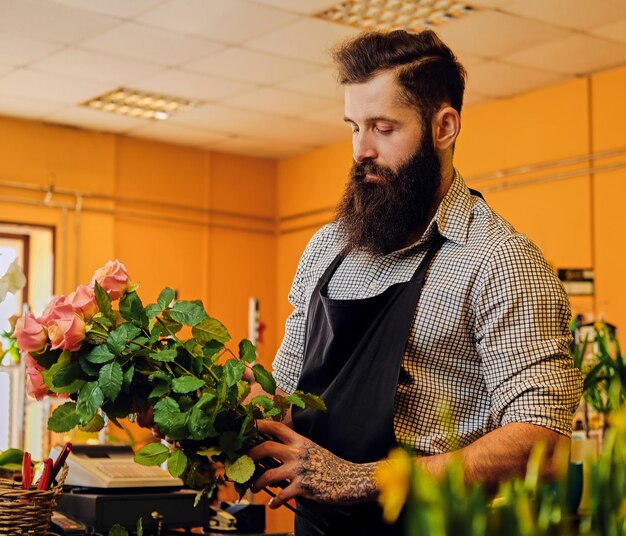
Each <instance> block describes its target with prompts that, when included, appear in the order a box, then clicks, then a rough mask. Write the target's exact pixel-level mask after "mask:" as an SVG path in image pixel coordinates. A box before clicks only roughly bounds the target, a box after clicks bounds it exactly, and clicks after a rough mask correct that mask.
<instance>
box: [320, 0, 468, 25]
mask: <svg viewBox="0 0 626 536" xmlns="http://www.w3.org/2000/svg"><path fill="white" fill-rule="evenodd" d="M472 11H473V9H472V7H471V6H469V5H468V4H465V3H464V2H459V1H457V0H350V1H347V2H340V3H338V4H336V5H335V6H333V7H331V8H329V9H325V10H324V11H321V12H320V13H318V14H317V15H316V16H317V17H319V18H320V19H324V20H329V21H332V22H337V23H339V24H346V25H348V26H353V27H355V28H360V29H363V30H374V29H376V30H383V31H385V30H399V29H402V30H412V31H421V30H425V29H427V28H431V27H434V26H440V25H441V24H444V23H445V22H447V21H450V20H453V19H457V18H459V17H462V16H464V15H467V14H468V13H471V12H472Z"/></svg>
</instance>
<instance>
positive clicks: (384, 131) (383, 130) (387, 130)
mask: <svg viewBox="0 0 626 536" xmlns="http://www.w3.org/2000/svg"><path fill="white" fill-rule="evenodd" d="M374 130H376V132H378V133H379V134H391V133H392V132H393V129H391V128H381V127H374Z"/></svg>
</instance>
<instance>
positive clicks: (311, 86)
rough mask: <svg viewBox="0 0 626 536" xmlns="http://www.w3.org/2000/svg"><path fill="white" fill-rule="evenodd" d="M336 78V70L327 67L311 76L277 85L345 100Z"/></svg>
mask: <svg viewBox="0 0 626 536" xmlns="http://www.w3.org/2000/svg"><path fill="white" fill-rule="evenodd" d="M336 76H337V73H336V71H335V69H332V68H328V67H325V68H323V69H317V70H316V71H315V72H313V73H311V74H308V75H305V76H300V77H298V78H293V79H292V80H288V81H286V82H283V83H282V84H277V85H276V87H278V88H281V89H287V90H293V91H301V92H302V93H310V94H312V95H321V96H323V97H329V98H331V99H341V100H343V88H342V87H341V85H340V84H339V82H337V78H336Z"/></svg>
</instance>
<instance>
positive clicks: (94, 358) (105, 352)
mask: <svg viewBox="0 0 626 536" xmlns="http://www.w3.org/2000/svg"><path fill="white" fill-rule="evenodd" d="M114 357H115V356H114V355H113V354H112V353H111V350H109V347H108V346H107V345H106V344H100V345H98V346H96V347H95V348H94V349H93V350H92V351H91V352H89V353H88V354H87V355H86V356H85V359H86V360H87V361H89V362H90V363H97V364H99V363H108V362H109V361H113V358H114Z"/></svg>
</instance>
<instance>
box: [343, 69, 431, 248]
mask: <svg viewBox="0 0 626 536" xmlns="http://www.w3.org/2000/svg"><path fill="white" fill-rule="evenodd" d="M346 122H347V123H349V124H350V125H351V127H352V130H353V134H352V135H353V148H354V161H355V162H354V164H353V166H352V170H351V173H350V182H349V183H348V186H347V188H346V192H345V194H344V197H343V199H342V201H341V203H340V204H339V207H338V217H339V220H340V222H341V224H342V227H343V230H344V232H345V240H346V242H347V247H348V249H357V248H361V249H366V250H369V251H372V252H375V253H382V254H387V253H390V252H392V251H395V250H397V249H400V248H402V247H404V246H406V245H408V244H407V242H408V240H409V239H410V238H411V236H412V235H413V234H414V233H415V232H416V231H418V230H420V229H422V228H423V227H424V226H425V225H426V223H427V221H428V218H429V217H430V216H431V209H432V207H433V206H434V201H435V197H436V193H437V190H438V188H439V185H440V183H441V165H440V160H439V156H438V154H437V153H436V151H435V149H434V146H433V141H432V132H431V127H430V124H427V125H424V126H422V124H421V122H420V119H419V116H418V114H417V112H416V110H415V108H414V107H410V106H408V105H406V104H404V103H402V102H401V101H400V100H399V98H398V88H397V85H396V82H395V78H394V74H393V73H391V72H388V73H382V74H380V75H378V76H376V77H375V78H373V79H372V80H370V81H369V82H366V83H364V84H353V85H349V86H347V87H346Z"/></svg>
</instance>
